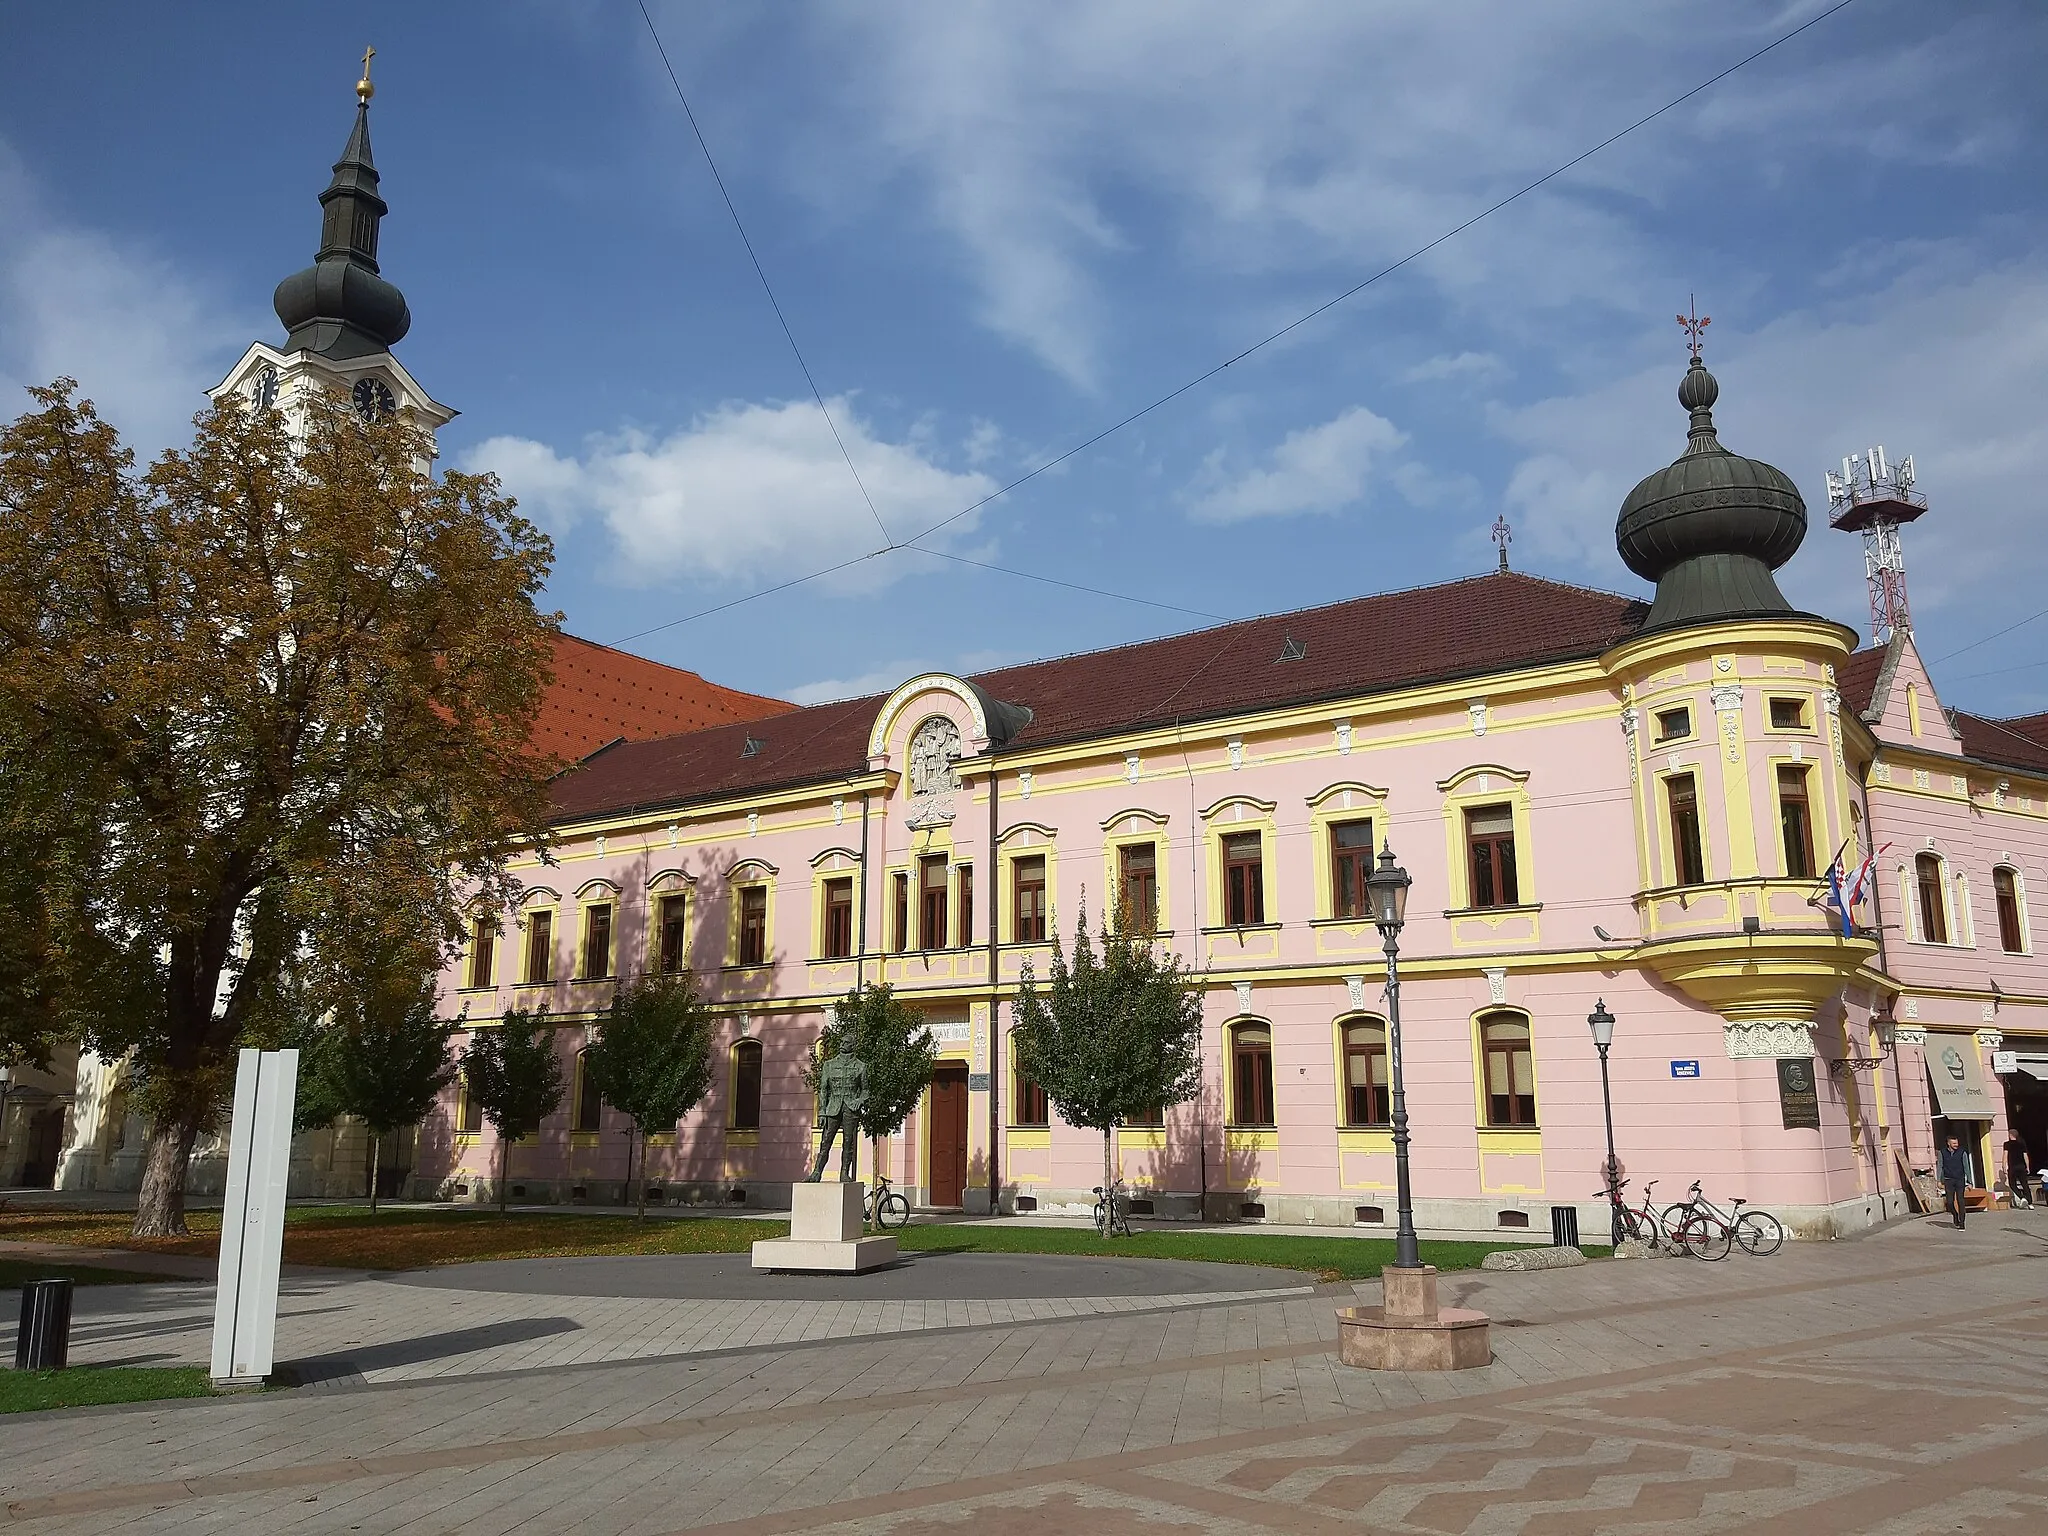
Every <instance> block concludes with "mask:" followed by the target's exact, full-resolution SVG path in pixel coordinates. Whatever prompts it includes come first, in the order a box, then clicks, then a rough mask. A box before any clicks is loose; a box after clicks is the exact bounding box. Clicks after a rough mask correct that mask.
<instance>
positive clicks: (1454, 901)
mask: <svg viewBox="0 0 2048 1536" xmlns="http://www.w3.org/2000/svg"><path fill="white" fill-rule="evenodd" d="M1496 780H1499V781H1501V782H1495V781H1496ZM1482 784H1484V785H1485V786H1486V787H1485V788H1481V787H1480V786H1481V785H1482ZM1437 788H1438V790H1440V791H1441V792H1442V794H1443V797H1444V798H1443V823H1444V857H1445V859H1446V861H1447V864H1448V868H1449V870H1450V876H1451V880H1450V893H1449V894H1450V898H1451V900H1450V906H1449V910H1450V911H1453V912H1460V913H1463V912H1487V911H1491V910H1493V909H1492V908H1489V907H1475V906H1473V905H1472V861H1471V859H1470V857H1469V856H1468V855H1467V853H1466V850H1465V813H1466V812H1467V811H1468V810H1471V809H1473V808H1474V807H1476V806H1482V805H1495V804H1500V803H1503V802H1505V803H1506V805H1507V807H1508V810H1509V813H1510V814H1511V815H1512V817H1513V818H1514V824H1515V900H1514V901H1513V902H1512V903H1510V904H1509V905H1510V908H1513V907H1534V906H1537V905H1540V898H1539V897H1538V896H1537V894H1536V859H1535V848H1536V845H1535V841H1534V839H1533V838H1532V836H1531V835H1530V808H1529V775H1528V774H1526V773H1522V772H1519V771H1517V770H1515V769H1512V768H1504V767H1502V766H1501V765H1500V764H1498V763H1474V764H1472V765H1471V766H1470V767H1468V768H1461V769H1459V770H1458V771H1457V772H1456V773H1454V774H1452V775H1451V776H1450V777H1449V778H1447V779H1443V780H1441V781H1439V782H1438V784H1437Z"/></svg>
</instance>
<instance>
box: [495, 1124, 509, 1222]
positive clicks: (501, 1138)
mask: <svg viewBox="0 0 2048 1536" xmlns="http://www.w3.org/2000/svg"><path fill="white" fill-rule="evenodd" d="M511 1176H512V1138H511V1137H509V1136H507V1135H506V1134H505V1133H504V1132H503V1131H500V1132H498V1214H499V1215H500V1216H502V1215H504V1214H505V1196H506V1194H507V1193H508V1192H509V1191H510V1190H511V1185H510V1184H509V1183H508V1182H507V1180H509V1179H510V1178H511Z"/></svg>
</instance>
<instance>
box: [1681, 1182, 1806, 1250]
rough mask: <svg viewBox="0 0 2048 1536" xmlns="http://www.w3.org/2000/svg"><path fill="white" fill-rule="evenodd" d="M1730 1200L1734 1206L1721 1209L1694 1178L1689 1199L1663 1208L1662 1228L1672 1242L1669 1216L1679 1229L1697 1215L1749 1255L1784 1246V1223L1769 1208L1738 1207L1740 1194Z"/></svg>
mask: <svg viewBox="0 0 2048 1536" xmlns="http://www.w3.org/2000/svg"><path fill="white" fill-rule="evenodd" d="M1730 1203H1731V1204H1732V1205H1733V1206H1734V1209H1733V1210H1732V1211H1724V1210H1722V1209H1721V1208H1720V1207H1719V1206H1717V1205H1715V1204H1714V1202H1713V1201H1711V1200H1709V1199H1708V1198H1707V1197H1706V1196H1705V1195H1704V1194H1702V1193H1701V1192H1700V1183H1699V1180H1697V1179H1695V1180H1693V1184H1692V1198H1691V1199H1689V1200H1687V1201H1686V1202H1685V1203H1684V1204H1683V1205H1674V1206H1671V1207H1669V1208H1667V1209H1666V1210H1665V1212H1664V1218H1663V1219H1664V1223H1665V1230H1666V1232H1668V1233H1670V1234H1671V1237H1672V1240H1673V1241H1674V1242H1676V1241H1677V1240H1678V1232H1677V1231H1675V1230H1673V1228H1672V1225H1671V1223H1672V1221H1673V1219H1674V1218H1676V1220H1677V1222H1678V1228H1679V1230H1683V1228H1684V1227H1685V1224H1686V1223H1687V1222H1688V1221H1690V1220H1691V1219H1692V1218H1693V1217H1695V1216H1698V1217H1703V1218H1707V1219H1709V1220H1710V1221H1711V1222H1712V1223H1714V1224H1718V1226H1719V1227H1720V1228H1722V1229H1723V1230H1725V1232H1726V1234H1727V1237H1728V1242H1729V1244H1730V1245H1733V1246H1737V1247H1740V1248H1741V1249H1742V1251H1743V1252H1744V1253H1746V1254H1748V1255H1749V1256H1750V1257H1752V1258H1758V1259H1763V1258H1769V1257H1770V1256H1771V1255H1772V1254H1774V1253H1776V1252H1777V1251H1778V1250H1779V1249H1780V1248H1782V1247H1783V1246H1784V1245H1785V1225H1784V1223H1783V1222H1781V1221H1779V1220H1778V1218H1777V1217H1775V1216H1773V1215H1772V1214H1771V1213H1770V1212H1769V1211H1755V1210H1751V1211H1745V1210H1744V1209H1743V1208H1742V1207H1743V1206H1744V1205H1745V1204H1746V1203H1747V1202H1746V1201H1744V1200H1742V1199H1741V1198H1740V1197H1737V1198H1736V1199H1735V1200H1733V1201H1732V1202H1730ZM1726 1251H1727V1247H1726V1246H1724V1247H1723V1249H1722V1252H1724V1253H1725V1252H1726ZM1711 1257H1715V1258H1718V1257H1720V1255H1719V1254H1714V1255H1711Z"/></svg>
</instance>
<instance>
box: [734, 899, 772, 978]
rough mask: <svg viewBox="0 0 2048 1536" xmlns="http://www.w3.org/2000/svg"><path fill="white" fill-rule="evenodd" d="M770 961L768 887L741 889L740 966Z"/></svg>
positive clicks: (762, 963) (763, 963)
mask: <svg viewBox="0 0 2048 1536" xmlns="http://www.w3.org/2000/svg"><path fill="white" fill-rule="evenodd" d="M767 960H768V887H767V886H765V885H743V886H741V887H740V964H741V965H765V964H766V963H767Z"/></svg>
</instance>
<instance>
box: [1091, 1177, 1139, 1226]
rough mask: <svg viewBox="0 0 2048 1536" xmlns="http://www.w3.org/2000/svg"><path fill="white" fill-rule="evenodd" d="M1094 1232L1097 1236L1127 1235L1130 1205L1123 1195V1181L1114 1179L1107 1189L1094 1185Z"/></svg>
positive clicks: (1129, 1223)
mask: <svg viewBox="0 0 2048 1536" xmlns="http://www.w3.org/2000/svg"><path fill="white" fill-rule="evenodd" d="M1095 1234H1096V1236H1098V1237H1129V1236H1130V1235H1131V1205H1130V1201H1129V1200H1128V1199H1126V1198H1125V1196H1124V1181H1123V1180H1122V1179H1114V1180H1112V1181H1111V1182H1110V1186H1109V1188H1108V1189H1106V1190H1105V1189H1104V1188H1103V1187H1102V1186H1101V1185H1100V1184H1098V1185H1096V1186H1095Z"/></svg>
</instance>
